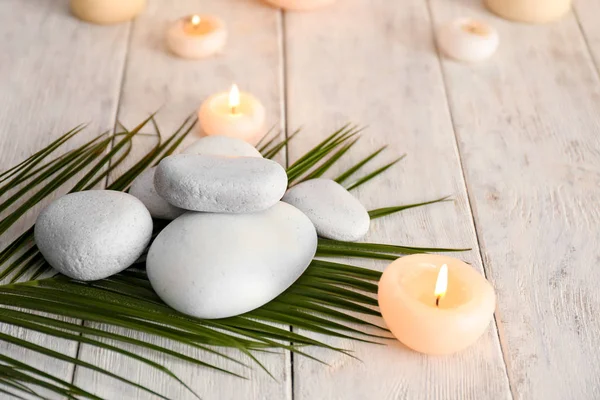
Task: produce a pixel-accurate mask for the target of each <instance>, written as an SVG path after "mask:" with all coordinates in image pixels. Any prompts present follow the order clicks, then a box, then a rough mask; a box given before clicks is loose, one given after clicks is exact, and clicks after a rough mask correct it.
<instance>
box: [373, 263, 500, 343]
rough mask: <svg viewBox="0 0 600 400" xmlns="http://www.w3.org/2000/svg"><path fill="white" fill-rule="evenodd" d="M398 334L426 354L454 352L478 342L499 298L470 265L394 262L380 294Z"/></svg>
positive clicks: (381, 304) (383, 310)
mask: <svg viewBox="0 0 600 400" xmlns="http://www.w3.org/2000/svg"><path fill="white" fill-rule="evenodd" d="M378 300H379V307H380V309H381V314H382V316H383V318H384V320H385V322H386V324H387V326H388V328H389V329H390V331H391V332H392V333H393V334H394V336H395V337H396V338H397V339H398V340H400V341H401V342H402V343H404V344H405V345H406V346H408V347H410V348H411V349H413V350H416V351H418V352H421V353H425V354H450V353H454V352H457V351H460V350H462V349H464V348H466V347H468V346H470V345H471V344H472V343H474V342H475V341H476V340H477V339H478V338H479V337H480V336H481V335H482V334H483V333H484V332H485V330H486V329H487V327H488V326H489V324H490V321H491V320H492V317H493V315H494V309H495V307H496V296H495V294H494V290H493V289H492V286H491V285H490V284H489V282H488V281H487V280H486V279H485V278H484V277H483V276H482V275H481V274H479V273H478V272H477V271H476V270H475V269H473V267H471V266H470V265H468V264H466V263H464V262H462V261H460V260H457V259H455V258H452V257H445V256H438V255H432V254H416V255H412V256H406V257H402V258H400V259H398V260H396V261H394V262H393V263H392V264H390V265H389V266H388V267H387V268H386V270H385V271H384V272H383V275H382V276H381V280H380V281H379V292H378Z"/></svg>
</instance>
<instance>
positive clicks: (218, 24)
mask: <svg viewBox="0 0 600 400" xmlns="http://www.w3.org/2000/svg"><path fill="white" fill-rule="evenodd" d="M194 16H198V17H200V23H202V21H209V22H210V23H211V28H213V29H212V30H211V31H210V32H207V33H205V34H202V35H188V34H186V37H187V38H188V39H189V40H203V39H204V38H205V37H206V36H210V35H214V34H217V33H220V32H224V31H225V30H226V25H225V21H224V20H223V19H221V18H219V17H217V16H216V15H212V14H190V15H186V16H184V17H181V18H179V19H178V20H177V24H175V28H176V29H178V30H180V31H181V32H183V33H185V27H186V24H188V23H191V22H190V21H191V18H192V17H194Z"/></svg>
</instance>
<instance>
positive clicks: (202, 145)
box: [182, 135, 262, 158]
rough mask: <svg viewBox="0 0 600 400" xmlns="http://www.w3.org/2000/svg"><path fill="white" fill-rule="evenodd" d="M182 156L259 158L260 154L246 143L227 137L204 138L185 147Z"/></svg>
mask: <svg viewBox="0 0 600 400" xmlns="http://www.w3.org/2000/svg"><path fill="white" fill-rule="evenodd" d="M182 153H183V154H198V155H209V156H225V157H260V158H262V154H260V152H259V151H258V150H256V148H254V146H252V145H251V144H249V143H248V142H246V141H244V140H241V139H236V138H232V137H228V136H221V135H214V136H206V137H203V138H202V139H199V140H196V141H195V142H194V143H192V144H190V145H189V146H188V147H186V148H185V149H184V150H183V152H182Z"/></svg>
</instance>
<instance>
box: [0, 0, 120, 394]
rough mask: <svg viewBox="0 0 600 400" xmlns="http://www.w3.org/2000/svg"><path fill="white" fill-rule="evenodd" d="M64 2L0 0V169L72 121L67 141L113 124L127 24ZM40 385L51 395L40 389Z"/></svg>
mask: <svg viewBox="0 0 600 400" xmlns="http://www.w3.org/2000/svg"><path fill="white" fill-rule="evenodd" d="M67 4H68V3H67V1H66V0H64V1H62V0H61V1H59V0H53V1H44V0H28V1H20V0H3V1H1V2H0V42H1V44H0V77H2V78H1V79H0V143H1V151H0V170H5V169H6V168H8V167H10V166H12V165H14V164H16V163H18V162H20V161H21V160H23V159H24V158H26V157H28V156H30V155H31V154H33V153H34V152H35V151H37V150H39V149H40V148H42V147H44V146H46V145H47V144H48V143H49V142H50V141H52V140H54V139H56V138H57V137H58V136H59V135H61V134H63V133H65V132H66V131H68V130H69V129H71V128H73V127H75V126H76V125H78V124H81V123H85V122H88V121H91V123H90V124H89V127H88V129H87V130H86V131H85V132H83V133H81V134H80V135H79V137H77V138H76V139H75V140H73V142H72V143H70V144H69V146H70V147H71V148H72V147H75V146H76V145H79V144H81V143H83V142H84V141H87V140H89V139H90V138H92V137H95V136H96V135H97V134H98V133H99V132H100V131H102V130H105V129H109V128H112V126H113V124H114V120H115V114H116V108H117V107H116V106H117V99H118V92H119V82H120V80H121V72H122V65H123V61H124V56H125V39H126V34H127V26H120V27H108V28H107V27H105V28H98V27H93V26H90V25H87V24H83V23H81V22H79V21H78V20H76V19H74V18H72V17H71V16H70V15H69V13H68V6H67ZM65 191H66V190H62V191H60V192H58V193H55V194H54V195H53V196H52V197H56V196H57V195H59V194H61V193H64V192H65ZM49 200H50V199H47V201H44V202H43V203H41V204H39V205H38V206H36V207H35V208H34V209H33V210H32V211H31V212H30V213H29V214H27V216H26V217H25V218H23V219H22V220H21V221H20V222H19V223H17V224H15V225H14V226H13V227H12V228H11V229H10V230H9V231H8V232H7V233H6V234H4V235H2V240H1V241H0V248H4V246H6V245H7V244H8V243H10V241H12V239H14V238H15V237H16V235H17V234H20V233H21V232H22V231H23V230H24V229H25V228H28V227H29V226H31V225H32V224H33V222H34V221H35V216H36V215H37V213H38V212H39V211H40V210H41V208H42V207H43V206H45V205H46V204H48V201H49ZM9 212H10V210H9ZM0 331H2V332H3V333H9V334H11V335H14V336H18V337H20V338H23V339H25V340H28V341H31V342H34V343H37V344H40V345H42V346H44V347H48V348H50V349H53V350H56V351H59V352H61V353H63V354H67V355H70V356H75V354H76V345H75V344H74V343H71V342H68V341H65V340H61V339H56V338H53V337H49V336H46V335H40V334H37V333H34V332H30V331H28V332H25V331H23V330H21V329H15V328H13V327H11V326H7V325H0ZM0 352H1V353H2V354H6V355H9V356H11V357H15V358H17V359H20V360H26V361H27V362H28V363H30V364H33V365H34V366H36V367H37V368H40V369H42V370H44V371H47V372H49V373H51V374H53V375H55V376H57V377H59V378H62V379H65V380H67V381H70V379H71V377H72V374H73V368H72V366H71V365H70V364H67V363H64V362H61V361H57V360H55V359H50V358H47V357H45V356H40V355H39V354H37V353H34V352H32V351H24V350H23V349H21V348H17V347H14V346H10V345H7V344H6V343H4V342H2V343H0ZM39 393H40V394H42V395H44V396H48V397H50V398H54V397H55V396H54V395H52V394H51V393H48V392H47V391H44V390H42V389H40V390H39Z"/></svg>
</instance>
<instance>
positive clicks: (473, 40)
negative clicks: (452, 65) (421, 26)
mask: <svg viewBox="0 0 600 400" xmlns="http://www.w3.org/2000/svg"><path fill="white" fill-rule="evenodd" d="M437 42H438V46H439V47H440V50H441V51H442V52H443V53H444V54H446V55H447V56H449V57H451V58H454V59H455V60H458V61H466V62H478V61H482V60H485V59H486V58H488V57H490V56H491V55H492V54H494V53H495V52H496V49H497V48H498V45H499V43H500V37H499V36H498V31H496V29H494V27H493V26H491V25H488V24H486V23H484V22H481V21H477V20H473V19H470V18H458V19H455V20H453V21H451V22H449V23H447V24H445V25H443V26H442V27H441V28H440V29H439V30H438V33H437Z"/></svg>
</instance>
